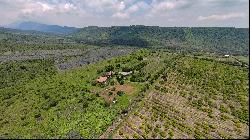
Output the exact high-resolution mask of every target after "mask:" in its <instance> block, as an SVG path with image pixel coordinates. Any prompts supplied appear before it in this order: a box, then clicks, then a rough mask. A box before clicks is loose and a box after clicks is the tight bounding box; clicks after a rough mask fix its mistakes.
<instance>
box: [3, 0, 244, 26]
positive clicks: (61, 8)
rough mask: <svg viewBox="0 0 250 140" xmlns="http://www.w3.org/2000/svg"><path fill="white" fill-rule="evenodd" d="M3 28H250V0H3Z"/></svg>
mask: <svg viewBox="0 0 250 140" xmlns="http://www.w3.org/2000/svg"><path fill="white" fill-rule="evenodd" d="M0 17H1V19H0V25H2V26H3V25H7V24H10V23H13V22H20V21H34V22H39V23H45V24H53V25H55V24H56V25H63V26H73V27H86V26H127V25H149V26H162V27H164V26H166V27H174V26H176V27H218V26H219V27H244V28H246V27H247V28H249V0H0Z"/></svg>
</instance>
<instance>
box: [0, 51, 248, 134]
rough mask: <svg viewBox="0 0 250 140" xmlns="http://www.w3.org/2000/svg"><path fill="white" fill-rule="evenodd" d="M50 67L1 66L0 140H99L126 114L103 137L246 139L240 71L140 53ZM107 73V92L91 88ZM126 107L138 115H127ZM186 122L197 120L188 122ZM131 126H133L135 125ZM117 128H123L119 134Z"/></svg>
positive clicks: (37, 63) (244, 83)
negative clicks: (111, 127)
mask: <svg viewBox="0 0 250 140" xmlns="http://www.w3.org/2000/svg"><path fill="white" fill-rule="evenodd" d="M53 67H54V64H53V61H50V60H46V61H44V60H33V61H22V62H8V63H3V64H1V73H3V74H1V78H3V79H4V80H3V81H2V83H3V85H2V86H1V89H0V94H1V98H0V99H1V100H0V114H1V116H0V124H1V125H0V126H1V127H0V137H3V138H98V137H99V136H100V135H101V134H102V133H103V132H105V131H106V129H107V128H108V126H109V125H111V124H112V122H114V121H115V120H116V118H117V117H119V116H120V115H122V114H123V115H124V114H127V113H129V115H128V118H127V119H128V120H127V119H126V115H125V119H124V120H125V121H124V123H121V125H119V126H117V127H116V131H115V133H109V135H110V136H113V137H118V138H120V137H122V138H127V137H128V138H142V137H143V138H144V137H145V138H183V137H184V136H185V137H188V138H193V137H194V138H245V137H247V136H248V135H249V133H248V129H249V127H248V125H249V109H248V102H249V101H248V97H249V95H248V89H249V86H248V70H247V68H244V67H239V66H233V65H229V64H224V63H221V62H219V61H217V60H213V59H207V60H205V59H200V58H197V57H195V56H185V55H181V54H171V53H167V52H158V51H153V52H150V51H147V50H142V51H139V52H135V53H133V54H130V55H126V56H120V57H115V58H113V59H110V60H105V61H103V62H98V63H96V64H90V65H88V66H85V67H82V68H77V69H73V70H68V71H64V72H60V73H58V72H56V71H55V68H53ZM10 68H11V69H12V70H10ZM110 70H112V71H114V72H115V75H113V76H112V78H110V79H109V80H108V81H107V83H106V84H101V83H97V82H96V79H97V78H98V77H99V76H101V75H103V74H104V73H105V72H108V71H110ZM121 71H133V73H132V74H131V75H128V76H123V75H120V74H118V73H119V72H121ZM13 75H16V76H19V77H20V78H16V77H13ZM121 89H122V90H121ZM140 101H141V103H140ZM137 103H139V104H137ZM132 104H137V107H132V108H131V107H130V106H131V105H132ZM186 110H193V113H194V114H195V113H196V114H198V116H197V115H196V116H192V115H194V114H192V112H191V113H190V112H187V111H186ZM143 112H144V113H143ZM141 113H142V114H141ZM145 113H146V114H145ZM185 113H186V114H185ZM143 114H144V115H143ZM131 115H133V116H131ZM193 117H195V118H196V119H195V120H194V121H191V120H190V119H189V118H193ZM138 118H140V120H139V122H141V123H140V125H138V124H137V123H138V121H135V119H138ZM204 118H205V119H206V121H205V120H204ZM126 120H127V121H126ZM190 121H191V122H193V123H191V122H190ZM159 122H162V123H160V124H159ZM231 124H233V125H231ZM123 126H124V127H125V126H126V127H128V128H126V130H123V129H125V128H124V127H123ZM231 127H232V128H231ZM223 128H230V129H232V132H231V131H228V130H227V129H226V130H224V129H223ZM127 129H132V130H133V131H132V130H131V131H128V130H127ZM137 129H138V130H140V131H141V132H139V131H138V130H137ZM164 129H165V130H166V131H164ZM215 130H216V131H215ZM148 131H149V132H150V133H148ZM116 132H117V133H116ZM135 132H136V133H135ZM213 132H216V133H215V135H212V133H213ZM144 133H146V134H147V135H145V134H144Z"/></svg>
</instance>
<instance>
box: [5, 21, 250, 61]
mask: <svg viewBox="0 0 250 140" xmlns="http://www.w3.org/2000/svg"><path fill="white" fill-rule="evenodd" d="M82 44H85V45H99V46H116V45H123V46H136V47H143V48H146V47H147V48H164V49H167V50H172V51H174V52H177V51H178V52H197V51H198V52H210V53H217V54H231V55H245V56H246V55H248V54H249V29H247V28H226V27H225V28H223V27H220V28H219V27H213V28H212V27H206V28H205V27H204V28H202V27H194V28H188V27H157V26H140V25H137V26H115V27H95V26H90V27H85V28H81V29H79V30H75V31H74V32H73V31H72V33H71V34H69V35H66V36H62V35H53V34H48V33H45V32H35V31H20V30H13V29H6V28H0V53H1V52H7V51H16V50H18V51H24V50H31V49H42V48H46V49H47V48H49V49H57V48H59V49H61V48H81V46H82Z"/></svg>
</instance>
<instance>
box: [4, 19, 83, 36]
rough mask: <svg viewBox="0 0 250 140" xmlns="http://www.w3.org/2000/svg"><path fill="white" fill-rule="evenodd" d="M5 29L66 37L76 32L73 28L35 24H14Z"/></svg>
mask: <svg viewBox="0 0 250 140" xmlns="http://www.w3.org/2000/svg"><path fill="white" fill-rule="evenodd" d="M5 27H7V28H12V29H19V30H34V31H40V32H45V33H53V34H58V35H67V34H71V33H74V32H76V31H77V30H78V28H75V27H67V26H58V25H47V24H41V23H36V22H16V23H12V24H9V25H7V26H5Z"/></svg>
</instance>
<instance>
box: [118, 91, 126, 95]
mask: <svg viewBox="0 0 250 140" xmlns="http://www.w3.org/2000/svg"><path fill="white" fill-rule="evenodd" d="M124 94H125V92H124V91H118V92H117V95H119V96H122V95H124Z"/></svg>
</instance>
